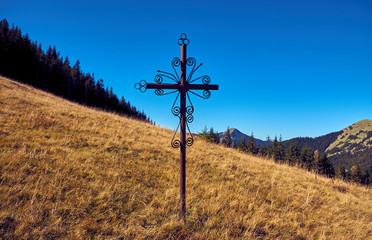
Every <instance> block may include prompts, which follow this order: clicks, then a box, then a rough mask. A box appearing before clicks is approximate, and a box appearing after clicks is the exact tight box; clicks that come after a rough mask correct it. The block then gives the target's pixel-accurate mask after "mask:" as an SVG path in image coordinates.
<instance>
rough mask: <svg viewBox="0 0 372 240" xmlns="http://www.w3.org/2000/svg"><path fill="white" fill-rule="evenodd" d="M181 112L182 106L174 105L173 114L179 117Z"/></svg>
mask: <svg viewBox="0 0 372 240" xmlns="http://www.w3.org/2000/svg"><path fill="white" fill-rule="evenodd" d="M180 113H181V108H180V107H178V106H174V107H172V114H173V115H174V116H176V117H179V116H180Z"/></svg>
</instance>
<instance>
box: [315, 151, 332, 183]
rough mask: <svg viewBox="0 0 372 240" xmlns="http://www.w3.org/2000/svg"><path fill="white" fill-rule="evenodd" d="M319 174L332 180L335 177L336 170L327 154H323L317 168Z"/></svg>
mask: <svg viewBox="0 0 372 240" xmlns="http://www.w3.org/2000/svg"><path fill="white" fill-rule="evenodd" d="M315 167H316V170H317V171H318V172H319V174H323V175H326V176H327V177H329V178H331V177H334V176H335V169H334V167H333V165H332V163H331V162H330V161H329V160H328V157H327V154H326V153H323V154H321V156H320V158H319V161H318V163H317V165H316V166H315Z"/></svg>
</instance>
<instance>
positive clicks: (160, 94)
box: [155, 88, 164, 96]
mask: <svg viewBox="0 0 372 240" xmlns="http://www.w3.org/2000/svg"><path fill="white" fill-rule="evenodd" d="M155 94H156V95H158V96H162V95H164V90H163V89H160V88H158V89H155Z"/></svg>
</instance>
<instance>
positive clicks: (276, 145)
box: [272, 136, 284, 162]
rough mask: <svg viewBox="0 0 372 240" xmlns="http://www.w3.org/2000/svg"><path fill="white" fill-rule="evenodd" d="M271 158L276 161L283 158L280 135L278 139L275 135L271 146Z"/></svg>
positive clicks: (281, 160) (280, 160)
mask: <svg viewBox="0 0 372 240" xmlns="http://www.w3.org/2000/svg"><path fill="white" fill-rule="evenodd" d="M272 154H273V158H274V160H275V161H276V162H283V160H284V148H283V145H282V141H281V137H280V139H279V141H278V138H277V137H276V136H275V138H274V142H273V147H272Z"/></svg>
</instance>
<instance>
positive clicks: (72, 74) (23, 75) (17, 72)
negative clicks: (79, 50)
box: [0, 19, 151, 122]
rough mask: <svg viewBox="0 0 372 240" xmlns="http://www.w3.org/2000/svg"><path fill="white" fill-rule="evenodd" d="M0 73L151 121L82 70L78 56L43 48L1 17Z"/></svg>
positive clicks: (119, 112) (61, 94)
mask: <svg viewBox="0 0 372 240" xmlns="http://www.w3.org/2000/svg"><path fill="white" fill-rule="evenodd" d="M0 74H1V75H3V76H5V77H9V78H12V79H14V80H17V81H20V82H23V83H26V84H29V85H32V86H34V87H37V88H39V89H42V90H46V91H48V92H51V93H53V94H56V95H58V96H61V97H63V98H66V99H68V100H71V101H74V102H77V103H80V104H84V105H87V106H91V107H96V108H100V109H104V110H107V111H112V112H116V113H118V114H123V115H127V116H130V117H133V118H136V119H140V120H144V121H149V122H151V120H150V119H149V118H148V117H147V116H146V115H145V113H144V112H140V111H138V110H137V109H136V107H134V106H132V105H131V104H130V102H129V101H126V100H125V99H124V97H121V99H119V98H118V97H117V95H116V94H114V93H113V89H112V87H111V88H110V89H109V88H108V87H106V89H105V86H104V84H103V80H102V79H98V80H97V81H96V80H95V79H94V74H90V73H84V72H83V71H82V70H81V67H80V62H79V60H77V61H76V63H75V64H74V65H73V66H71V64H70V61H69V59H68V57H67V56H66V57H65V58H63V57H62V56H61V55H60V53H59V52H58V51H57V50H56V47H52V46H49V47H48V49H47V51H46V52H44V51H43V50H42V46H41V44H38V43H37V42H36V41H31V39H30V38H29V36H28V35H27V34H26V35H22V32H21V30H20V29H19V28H18V27H15V26H14V25H12V26H11V27H9V23H8V21H7V20H6V19H3V20H1V21H0Z"/></svg>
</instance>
